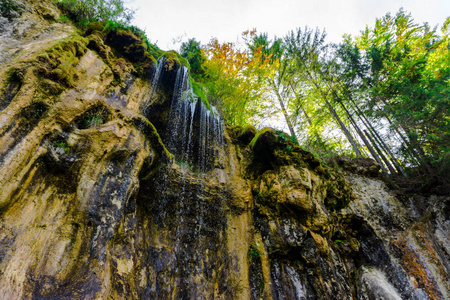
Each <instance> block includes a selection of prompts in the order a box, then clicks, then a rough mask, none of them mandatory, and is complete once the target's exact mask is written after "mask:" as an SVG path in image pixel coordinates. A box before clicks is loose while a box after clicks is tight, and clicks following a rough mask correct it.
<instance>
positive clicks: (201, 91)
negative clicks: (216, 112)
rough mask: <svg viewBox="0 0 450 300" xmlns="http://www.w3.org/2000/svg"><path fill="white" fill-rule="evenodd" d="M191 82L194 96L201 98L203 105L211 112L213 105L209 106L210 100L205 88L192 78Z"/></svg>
mask: <svg viewBox="0 0 450 300" xmlns="http://www.w3.org/2000/svg"><path fill="white" fill-rule="evenodd" d="M190 82H191V85H192V89H193V91H194V94H195V95H196V96H197V97H200V99H201V100H202V102H203V104H205V105H206V107H207V108H208V109H209V110H211V105H210V104H209V101H208V98H207V97H206V93H205V87H204V86H203V85H202V84H201V83H198V82H195V81H194V80H193V79H192V78H191V79H190Z"/></svg>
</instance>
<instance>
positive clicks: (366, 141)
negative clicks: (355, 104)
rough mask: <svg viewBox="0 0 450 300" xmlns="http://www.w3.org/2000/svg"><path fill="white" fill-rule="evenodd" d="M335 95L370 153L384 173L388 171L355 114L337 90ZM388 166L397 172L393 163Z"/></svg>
mask: <svg viewBox="0 0 450 300" xmlns="http://www.w3.org/2000/svg"><path fill="white" fill-rule="evenodd" d="M332 93H333V95H334V96H335V97H336V100H337V101H338V102H339V104H340V105H341V106H342V108H343V109H344V111H345V113H346V114H347V117H348V119H349V120H350V123H352V125H353V128H355V131H356V133H357V134H358V135H359V137H360V138H361V140H362V141H363V142H364V144H365V145H366V147H367V149H368V150H369V152H370V154H371V155H372V157H373V158H374V159H375V160H376V161H377V162H378V164H379V165H380V166H381V170H382V171H383V172H384V173H386V174H387V173H388V172H387V170H386V168H385V167H384V164H383V162H382V161H381V159H380V156H379V155H378V154H377V152H376V151H375V150H374V149H373V147H372V145H373V143H372V145H371V144H370V142H369V141H368V140H367V139H366V136H365V135H364V133H363V132H362V131H361V129H360V128H359V126H358V124H357V123H356V122H355V120H354V119H353V116H352V115H351V114H350V112H349V111H348V109H347V107H345V105H344V103H343V102H342V100H341V99H340V98H339V96H338V95H337V93H336V91H332ZM386 166H387V167H388V169H389V171H391V172H392V173H395V171H394V170H393V169H391V168H392V167H391V165H390V164H386Z"/></svg>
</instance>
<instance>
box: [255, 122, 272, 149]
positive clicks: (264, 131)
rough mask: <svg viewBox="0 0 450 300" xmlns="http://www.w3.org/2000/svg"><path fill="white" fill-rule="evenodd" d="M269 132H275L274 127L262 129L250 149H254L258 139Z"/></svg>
mask: <svg viewBox="0 0 450 300" xmlns="http://www.w3.org/2000/svg"><path fill="white" fill-rule="evenodd" d="M267 132H274V129H273V128H272V127H265V128H263V129H261V130H260V131H258V132H257V133H256V135H255V137H254V138H253V139H252V141H251V142H250V148H252V149H253V148H254V147H255V144H256V142H257V141H258V139H259V138H260V137H261V136H262V135H263V134H265V133H267Z"/></svg>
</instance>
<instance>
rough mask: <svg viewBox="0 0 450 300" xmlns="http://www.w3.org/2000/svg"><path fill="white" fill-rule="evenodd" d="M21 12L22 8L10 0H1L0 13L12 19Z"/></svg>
mask: <svg viewBox="0 0 450 300" xmlns="http://www.w3.org/2000/svg"><path fill="white" fill-rule="evenodd" d="M21 13H22V9H21V8H20V7H19V6H18V5H17V4H16V3H15V2H14V1H12V0H2V2H1V3H0V15H1V16H3V17H5V18H7V19H8V20H10V21H11V20H12V19H13V18H16V17H19V16H20V15H21Z"/></svg>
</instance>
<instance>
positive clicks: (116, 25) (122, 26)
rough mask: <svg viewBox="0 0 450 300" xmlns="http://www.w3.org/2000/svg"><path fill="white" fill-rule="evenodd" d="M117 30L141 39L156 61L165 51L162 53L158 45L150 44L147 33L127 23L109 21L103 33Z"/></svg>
mask: <svg viewBox="0 0 450 300" xmlns="http://www.w3.org/2000/svg"><path fill="white" fill-rule="evenodd" d="M117 30H125V31H130V32H131V33H133V34H134V35H135V36H137V37H138V38H141V39H142V40H143V42H144V44H145V45H146V46H147V50H148V52H149V53H150V54H151V55H152V56H153V57H154V58H155V59H157V58H159V57H160V56H161V55H162V54H163V51H161V49H159V47H158V46H157V45H155V44H152V43H150V41H149V40H148V38H147V35H146V34H145V32H144V31H143V30H142V29H140V28H139V27H137V26H134V25H127V24H126V23H124V22H120V21H115V20H108V21H107V22H106V25H105V26H104V27H103V29H102V31H103V32H108V31H117Z"/></svg>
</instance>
